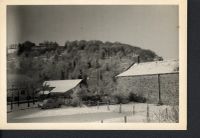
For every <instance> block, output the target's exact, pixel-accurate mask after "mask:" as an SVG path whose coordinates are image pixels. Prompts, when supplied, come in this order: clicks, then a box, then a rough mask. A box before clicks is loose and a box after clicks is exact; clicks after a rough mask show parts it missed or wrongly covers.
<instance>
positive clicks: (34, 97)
mask: <svg viewBox="0 0 200 138" xmlns="http://www.w3.org/2000/svg"><path fill="white" fill-rule="evenodd" d="M32 89H33V104H34V105H35V90H34V87H33V86H32Z"/></svg>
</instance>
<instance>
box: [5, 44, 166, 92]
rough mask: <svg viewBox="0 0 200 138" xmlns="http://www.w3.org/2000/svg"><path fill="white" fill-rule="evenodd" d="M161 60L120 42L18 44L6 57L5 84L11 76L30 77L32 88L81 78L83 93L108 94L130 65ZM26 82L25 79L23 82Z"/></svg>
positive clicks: (153, 54) (150, 52)
mask: <svg viewBox="0 0 200 138" xmlns="http://www.w3.org/2000/svg"><path fill="white" fill-rule="evenodd" d="M136 55H139V57H140V62H147V61H153V60H162V58H161V57H159V56H157V55H156V54H155V53H154V52H153V51H150V50H144V49H141V48H139V47H135V46H131V45H128V44H122V43H119V42H115V43H111V42H102V41H96V40H93V41H84V40H81V41H71V42H70V41H67V42H66V43H65V46H58V44H57V43H53V42H44V43H40V45H39V46H36V45H35V44H34V43H32V42H25V43H23V44H19V50H18V52H17V53H16V54H9V55H8V62H7V63H8V64H7V74H8V82H10V81H16V82H18V80H20V81H22V78H20V77H17V78H15V79H13V78H12V80H11V79H9V76H10V75H17V76H20V75H23V76H26V77H28V78H31V81H32V82H31V83H32V84H34V86H35V87H36V86H40V85H41V84H42V82H43V81H44V80H58V79H77V78H79V79H83V84H84V85H85V89H84V92H87V93H91V94H93V93H98V94H108V95H109V94H111V93H113V92H114V91H115V88H116V83H117V81H116V78H115V76H116V75H117V74H119V73H121V72H123V71H124V70H126V69H127V68H128V67H130V66H131V65H132V64H133V63H135V62H137V60H138V58H137V56H136ZM23 81H24V83H26V80H23Z"/></svg>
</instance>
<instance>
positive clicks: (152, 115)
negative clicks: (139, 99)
mask: <svg viewBox="0 0 200 138" xmlns="http://www.w3.org/2000/svg"><path fill="white" fill-rule="evenodd" d="M148 106H149V119H150V122H161V121H160V120H161V119H160V118H159V117H165V116H163V114H161V113H163V111H165V110H166V108H167V110H168V112H169V111H170V108H171V107H170V106H166V105H163V106H157V105H155V104H148ZM28 110H30V113H29V114H27V113H28V111H27V112H26V114H23V113H22V114H20V115H18V116H15V115H14V114H15V113H14V112H13V113H12V114H13V118H12V119H15V121H16V120H17V121H18V122H20V121H22V122H26V121H28V122H64V123H67V122H93V123H100V122H101V121H103V123H115V122H116V123H124V122H125V119H124V117H125V116H126V121H127V123H133V122H147V121H148V119H147V104H146V103H129V104H121V112H120V105H119V104H118V105H109V108H108V106H107V105H101V106H99V107H97V106H92V107H86V106H84V107H66V106H63V107H62V108H54V109H46V110H42V109H35V110H37V111H36V112H31V109H28ZM18 112H21V111H18ZM164 115H165V114H164Z"/></svg>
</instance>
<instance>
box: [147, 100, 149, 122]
mask: <svg viewBox="0 0 200 138" xmlns="http://www.w3.org/2000/svg"><path fill="white" fill-rule="evenodd" d="M147 122H150V118H149V104H147Z"/></svg>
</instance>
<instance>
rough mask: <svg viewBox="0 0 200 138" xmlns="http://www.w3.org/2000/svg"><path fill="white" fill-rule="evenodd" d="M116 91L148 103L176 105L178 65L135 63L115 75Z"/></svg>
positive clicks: (174, 63)
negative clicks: (145, 100)
mask: <svg viewBox="0 0 200 138" xmlns="http://www.w3.org/2000/svg"><path fill="white" fill-rule="evenodd" d="M117 78H118V79H117V83H118V85H117V91H118V92H121V93H126V94H127V95H128V94H129V93H134V94H136V95H139V96H141V97H144V98H146V99H147V102H149V103H164V104H173V105H177V104H178V101H179V63H178V61H177V60H166V61H153V62H144V63H135V64H134V65H132V66H131V67H130V68H129V69H128V70H126V71H125V72H123V73H121V74H119V75H117Z"/></svg>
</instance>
